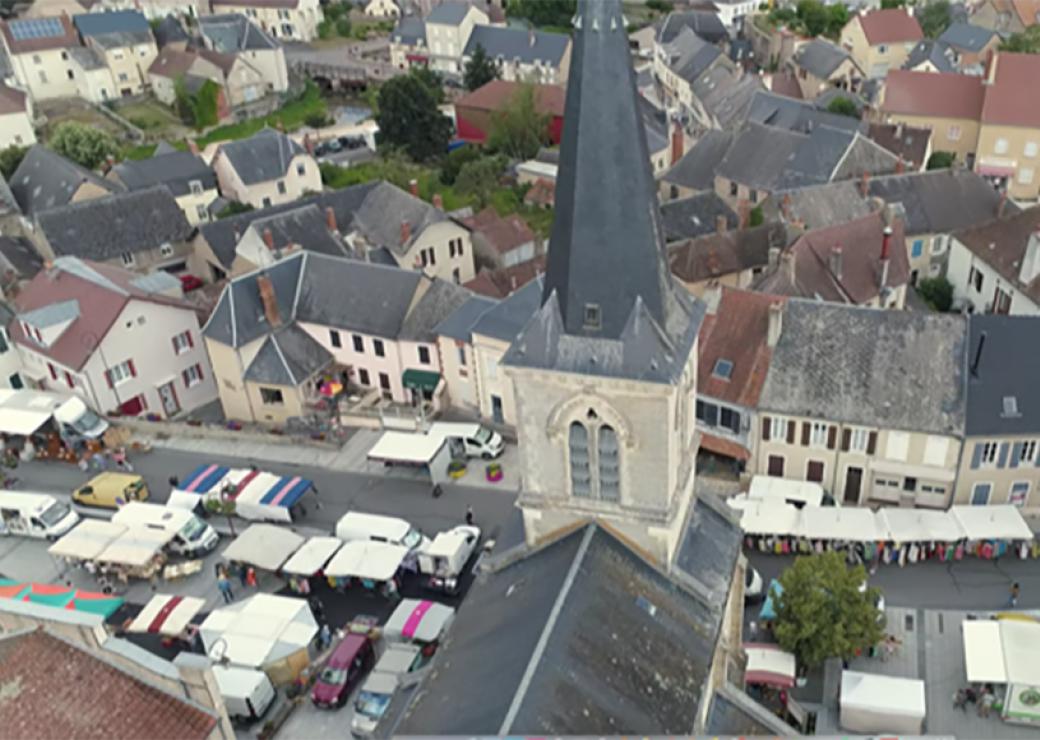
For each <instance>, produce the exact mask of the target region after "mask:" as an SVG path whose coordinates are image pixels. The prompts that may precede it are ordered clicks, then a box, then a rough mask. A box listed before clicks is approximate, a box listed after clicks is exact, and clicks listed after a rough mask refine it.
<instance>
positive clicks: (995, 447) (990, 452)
mask: <svg viewBox="0 0 1040 740" xmlns="http://www.w3.org/2000/svg"><path fill="white" fill-rule="evenodd" d="M999 451H1000V443H999V442H983V443H982V454H981V455H980V456H979V467H994V466H995V465H996V464H997V453H998V452H999Z"/></svg>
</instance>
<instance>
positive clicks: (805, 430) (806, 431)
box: [802, 421, 812, 447]
mask: <svg viewBox="0 0 1040 740" xmlns="http://www.w3.org/2000/svg"><path fill="white" fill-rule="evenodd" d="M811 436H812V424H810V423H809V422H807V421H803V422H802V447H808V446H809V439H810V437H811Z"/></svg>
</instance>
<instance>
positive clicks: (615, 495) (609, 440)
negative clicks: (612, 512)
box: [596, 424, 621, 501]
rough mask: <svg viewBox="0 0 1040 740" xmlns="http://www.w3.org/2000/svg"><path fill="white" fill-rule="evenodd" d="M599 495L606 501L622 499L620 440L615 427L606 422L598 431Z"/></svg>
mask: <svg viewBox="0 0 1040 740" xmlns="http://www.w3.org/2000/svg"><path fill="white" fill-rule="evenodd" d="M596 447H597V449H596V452H597V456H598V458H599V459H598V462H599V471H598V472H599V496H600V498H602V499H603V500H604V501H620V500H621V475H620V471H619V468H618V442H617V434H616V433H615V432H614V429H613V427H611V426H609V425H607V424H604V425H603V426H601V427H600V428H599V430H598V432H597V445H596Z"/></svg>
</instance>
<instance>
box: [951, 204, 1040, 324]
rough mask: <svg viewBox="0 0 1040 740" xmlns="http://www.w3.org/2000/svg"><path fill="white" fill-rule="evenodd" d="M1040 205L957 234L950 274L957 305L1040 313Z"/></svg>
mask: <svg viewBox="0 0 1040 740" xmlns="http://www.w3.org/2000/svg"><path fill="white" fill-rule="evenodd" d="M1038 231H1040V207H1033V208H1030V209H1028V210H1025V211H1022V212H1021V213H1016V214H1013V215H1011V216H1007V217H1005V218H1002V219H994V220H993V221H990V222H989V223H985V224H981V225H979V226H973V227H970V228H966V229H962V230H960V231H957V232H954V233H953V235H952V236H951V238H950V256H949V259H948V263H947V267H946V278H947V279H948V280H949V281H950V282H951V283H952V284H953V296H954V305H956V306H963V307H964V308H966V309H967V310H969V311H974V312H976V313H1006V314H1015V315H1024V316H1036V315H1040V235H1038Z"/></svg>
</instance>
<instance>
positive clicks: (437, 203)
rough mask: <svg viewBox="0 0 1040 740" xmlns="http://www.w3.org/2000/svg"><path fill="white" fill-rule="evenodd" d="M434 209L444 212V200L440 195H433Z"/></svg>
mask: <svg viewBox="0 0 1040 740" xmlns="http://www.w3.org/2000/svg"><path fill="white" fill-rule="evenodd" d="M433 207H434V208H436V209H437V210H438V211H443V210H444V198H442V197H441V194H440V193H434V194H433Z"/></svg>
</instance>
